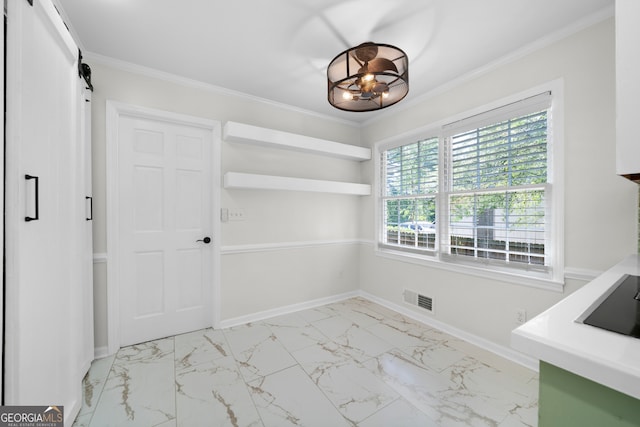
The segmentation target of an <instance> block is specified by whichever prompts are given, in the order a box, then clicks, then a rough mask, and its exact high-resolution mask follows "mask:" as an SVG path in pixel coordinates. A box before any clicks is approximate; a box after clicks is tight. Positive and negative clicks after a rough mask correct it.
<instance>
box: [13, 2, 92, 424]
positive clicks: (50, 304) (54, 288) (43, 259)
mask: <svg viewBox="0 0 640 427" xmlns="http://www.w3.org/2000/svg"><path fill="white" fill-rule="evenodd" d="M6 54H7V68H6V73H7V74H6V102H7V115H6V141H5V144H6V159H7V161H6V178H5V194H6V206H5V223H6V229H5V237H6V243H5V255H6V270H5V292H6V300H5V310H6V313H5V314H6V323H5V333H6V336H5V339H6V340H5V349H4V350H5V351H4V374H5V384H4V386H5V404H7V405H47V406H48V405H64V413H65V414H64V415H65V425H67V426H70V425H71V423H72V422H73V419H74V417H75V415H76V414H77V413H78V411H79V410H80V406H81V404H82V400H81V397H82V393H81V381H82V377H83V375H84V371H83V369H82V368H83V366H82V363H81V362H80V359H79V356H78V355H79V354H80V353H81V351H82V348H83V342H82V339H83V337H82V324H81V323H82V322H83V320H82V313H83V308H82V306H81V304H82V300H81V298H80V295H81V294H82V291H83V286H85V285H86V286H91V283H83V282H82V280H81V279H82V277H81V266H80V264H79V261H78V260H77V255H78V254H79V253H80V251H81V248H79V247H78V245H77V244H78V241H79V240H80V236H81V234H82V233H83V232H84V230H85V226H86V224H85V222H86V221H85V219H84V215H83V213H84V212H83V207H84V191H82V193H80V192H78V191H77V189H78V185H77V184H76V183H77V182H78V181H81V180H83V179H84V173H83V170H82V164H83V163H82V159H79V158H78V157H77V144H79V143H80V142H79V141H78V132H77V126H78V105H77V103H78V102H84V99H83V98H81V97H80V96H79V93H78V87H79V85H78V81H79V76H78V66H77V62H78V48H77V47H76V45H75V43H74V42H73V40H72V38H71V36H70V35H69V32H68V31H67V29H66V28H65V26H64V24H63V22H62V20H61V19H60V16H59V15H58V13H57V11H56V10H55V8H54V6H53V5H52V4H51V2H50V1H48V0H41V1H34V2H33V5H32V6H31V5H30V4H29V3H28V2H27V1H23V0H10V1H9V2H8V4H7V52H6ZM81 210H82V212H81ZM86 321H87V322H90V323H91V325H90V326H91V327H92V319H86ZM90 345H93V343H92V342H91V343H90Z"/></svg>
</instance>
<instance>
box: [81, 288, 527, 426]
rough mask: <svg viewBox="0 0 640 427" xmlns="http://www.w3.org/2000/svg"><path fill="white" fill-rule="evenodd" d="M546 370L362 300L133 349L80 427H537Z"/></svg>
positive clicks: (99, 384)
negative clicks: (540, 387)
mask: <svg viewBox="0 0 640 427" xmlns="http://www.w3.org/2000/svg"><path fill="white" fill-rule="evenodd" d="M537 408H538V376H537V374H536V373H535V372H533V371H531V370H529V369H526V368H524V367H522V366H520V365H517V364H515V363H513V362H510V361H507V360H505V359H503V358H501V357H499V356H496V355H494V354H492V353H490V352H487V351H485V350H482V349H480V348H478V347H476V346H473V345H471V344H469V343H467V342H465V341H462V340H459V339H457V338H454V337H452V336H450V335H447V334H445V333H443V332H441V331H439V330H436V329H433V328H430V327H428V326H425V325H424V324H421V323H419V322H416V321H414V320H411V319H409V318H407V317H404V316H402V315H400V314H398V313H396V312H393V311H391V310H388V309H387V308H385V307H382V306H380V305H377V304H375V303H373V302H370V301H368V300H366V299H362V298H352V299H348V300H344V301H341V302H337V303H334V304H329V305H325V306H322V307H318V308H314V309H309V310H304V311H299V312H296V313H293V314H287V315H283V316H279V317H274V318H270V319H267V320H264V321H260V322H256V323H250V324H247V325H243V326H238V327H234V328H229V329H224V330H213V329H205V330H200V331H196V332H192V333H188V334H184V335H177V336H175V337H169V338H164V339H159V340H156V341H150V342H147V343H143V344H139V345H134V346H131V347H126V348H122V349H121V350H120V351H119V352H118V353H117V354H116V355H115V356H111V357H107V358H104V359H100V360H96V361H95V362H94V363H93V365H92V366H91V369H90V371H89V373H88V374H87V376H86V378H85V380H84V405H83V407H82V410H81V411H80V414H79V415H78V417H77V419H76V421H75V423H74V426H75V427H84V426H89V427H104V426H117V427H120V426H141V427H151V426H158V427H176V426H177V427H183V426H188V427H199V426H265V427H271V426H277V427H282V426H318V427H339V426H351V427H353V426H361V427H374V426H380V427H390V426H391V427H403V426H407V427H408V426H420V427H425V426H427V427H428V426H443V427H448V426H474V427H480V426H496V427H515V426H521V427H525V426H536V425H537Z"/></svg>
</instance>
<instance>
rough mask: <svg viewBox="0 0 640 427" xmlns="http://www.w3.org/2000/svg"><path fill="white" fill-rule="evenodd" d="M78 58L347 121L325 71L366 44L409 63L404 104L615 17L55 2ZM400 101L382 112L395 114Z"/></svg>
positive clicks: (525, 11) (505, 3)
mask: <svg viewBox="0 0 640 427" xmlns="http://www.w3.org/2000/svg"><path fill="white" fill-rule="evenodd" d="M55 3H56V4H57V5H58V6H59V7H60V9H61V10H60V12H61V15H62V16H63V18H64V19H65V21H67V25H68V26H69V27H70V30H71V32H72V34H74V36H75V37H76V39H77V41H78V43H79V44H80V46H81V48H82V49H83V54H84V55H85V57H93V59H94V60H96V59H103V60H107V59H109V60H110V59H115V60H118V61H124V62H126V63H131V64H135V65H139V66H143V67H147V68H151V69H154V70H159V71H162V72H166V73H170V74H173V75H177V76H180V77H184V78H187V79H190V80H195V81H198V82H203V83H206V84H210V85H214V86H217V87H222V88H225V89H230V90H233V91H237V92H242V93H244V94H248V95H251V96H254V97H258V98H263V99H267V100H270V101H275V102H278V103H283V104H287V105H291V106H294V107H297V108H301V109H304V110H308V111H313V112H316V113H319V114H322V115H326V116H333V117H337V118H341V119H345V120H349V121H354V122H364V121H366V120H368V119H370V118H372V117H373V116H374V115H377V114H382V113H383V111H384V110H383V111H379V112H369V113H352V112H345V111H341V110H337V109H335V108H333V107H331V106H330V105H329V103H328V102H327V93H326V90H327V80H326V67H327V64H328V63H329V62H330V61H331V60H332V59H333V58H334V57H335V56H336V55H337V54H339V53H340V52H342V51H344V50H345V49H347V48H349V47H352V46H356V45H358V44H360V43H362V42H365V41H374V42H378V43H387V44H392V45H395V46H398V47H400V48H401V49H403V50H404V51H405V52H406V53H407V55H408V56H409V83H410V85H409V87H410V89H409V95H408V96H407V98H405V100H403V101H402V103H409V102H411V100H416V99H417V98H420V97H421V96H424V95H425V94H427V93H429V92H430V91H433V90H435V89H436V88H438V87H440V86H442V85H444V84H446V83H448V82H450V81H452V80H457V79H460V78H463V77H464V76H469V75H473V74H474V73H477V72H478V71H479V70H482V69H484V68H486V67H487V66H488V65H489V64H492V63H496V62H500V61H504V60H506V59H507V58H510V57H513V56H514V55H516V53H517V52H522V51H523V48H528V49H531V48H534V47H535V46H539V45H542V44H544V42H545V40H546V41H549V40H553V39H555V38H557V37H559V36H562V35H568V34H570V33H571V32H573V31H576V30H578V29H581V28H584V27H585V26H587V25H591V24H593V23H595V22H598V21H600V20H603V19H605V18H607V17H609V16H613V3H614V0H482V1H478V0H233V1H230V0H226V1H222V0H180V1H176V0H55ZM399 105H400V104H397V105H396V106H392V107H390V108H388V109H387V110H391V109H393V108H397V107H398V106H399Z"/></svg>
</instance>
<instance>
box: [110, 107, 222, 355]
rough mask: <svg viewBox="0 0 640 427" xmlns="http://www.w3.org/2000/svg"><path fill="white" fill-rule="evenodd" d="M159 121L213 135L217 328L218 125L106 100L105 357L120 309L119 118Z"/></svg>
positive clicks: (116, 335) (113, 344) (113, 345)
mask: <svg viewBox="0 0 640 427" xmlns="http://www.w3.org/2000/svg"><path fill="white" fill-rule="evenodd" d="M123 115H124V116H129V117H138V118H143V119H150V120H158V121H163V122H168V123H174V124H179V125H186V126H195V127H201V128H205V129H210V130H211V131H212V134H213V146H212V147H211V152H212V157H213V158H212V159H211V167H212V171H211V177H212V200H211V202H212V206H211V208H212V210H211V212H212V217H213V218H212V225H213V236H211V237H212V242H211V245H212V262H213V283H212V284H211V286H212V292H211V295H212V298H213V301H212V318H211V326H212V327H214V328H218V327H219V325H220V307H221V305H220V215H219V214H218V213H219V212H220V183H221V180H220V171H221V159H220V155H221V149H220V146H221V137H220V135H221V125H220V122H218V121H215V120H209V119H203V118H199V117H193V116H188V115H184V114H178V113H173V112H167V111H162V110H156V109H151V108H146V107H141V106H137V105H132V104H125V103H121V102H116V101H111V100H107V103H106V116H107V118H106V143H107V159H106V160H107V162H106V166H107V170H106V175H107V183H106V184H107V218H106V226H107V353H108V354H114V353H116V352H117V351H118V349H119V348H120V320H119V319H120V307H119V305H120V304H119V300H120V299H119V296H120V295H119V284H118V283H117V280H118V279H117V278H118V277H119V274H118V272H119V270H118V268H119V266H118V251H119V226H118V212H119V194H118V177H119V173H120V170H119V167H118V151H117V150H118V123H119V121H120V117H121V116H123Z"/></svg>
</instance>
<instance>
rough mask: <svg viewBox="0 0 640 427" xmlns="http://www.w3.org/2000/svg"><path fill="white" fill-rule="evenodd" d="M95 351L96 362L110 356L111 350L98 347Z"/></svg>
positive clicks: (105, 347)
mask: <svg viewBox="0 0 640 427" xmlns="http://www.w3.org/2000/svg"><path fill="white" fill-rule="evenodd" d="M93 351H94V357H95V360H97V359H102V358H105V357H107V356H109V348H108V347H107V346H106V345H105V346H101V347H96V348H95V349H94V350H93Z"/></svg>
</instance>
